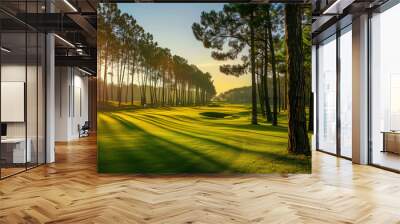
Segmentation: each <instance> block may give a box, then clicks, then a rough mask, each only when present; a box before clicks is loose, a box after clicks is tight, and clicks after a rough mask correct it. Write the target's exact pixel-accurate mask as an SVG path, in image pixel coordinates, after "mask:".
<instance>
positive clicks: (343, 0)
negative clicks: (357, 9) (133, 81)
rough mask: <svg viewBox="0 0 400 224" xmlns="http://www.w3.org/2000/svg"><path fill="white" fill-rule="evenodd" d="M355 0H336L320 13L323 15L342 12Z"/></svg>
mask: <svg viewBox="0 0 400 224" xmlns="http://www.w3.org/2000/svg"><path fill="white" fill-rule="evenodd" d="M354 1H355V0H336V1H335V2H334V3H333V4H332V5H330V6H329V7H328V8H327V9H326V10H324V12H323V13H322V14H324V15H330V14H331V15H332V14H333V15H338V14H342V13H343V10H344V9H345V8H347V7H348V6H349V5H351V4H352V3H353V2H354Z"/></svg>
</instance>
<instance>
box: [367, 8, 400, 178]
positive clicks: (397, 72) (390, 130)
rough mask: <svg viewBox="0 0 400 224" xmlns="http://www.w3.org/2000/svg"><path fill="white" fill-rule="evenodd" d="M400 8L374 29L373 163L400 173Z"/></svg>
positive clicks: (376, 20) (374, 20) (374, 21)
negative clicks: (399, 26) (399, 28)
mask: <svg viewBox="0 0 400 224" xmlns="http://www.w3.org/2000/svg"><path fill="white" fill-rule="evenodd" d="M398 21H400V5H396V6H394V7H392V8H390V9H389V10H387V11H385V12H383V13H381V14H377V15H374V16H373V17H372V20H371V26H372V30H373V32H371V33H372V38H371V40H372V49H371V50H372V52H373V53H372V63H371V64H372V74H371V76H372V77H371V88H372V89H371V110H372V111H371V122H372V125H371V129H372V130H371V133H372V163H373V164H377V165H380V166H384V167H388V168H391V169H396V170H400V133H399V130H400V108H399V107H400V105H399V96H400V63H399V52H400V44H399V40H400V32H399V31H398V29H394V27H397V25H398Z"/></svg>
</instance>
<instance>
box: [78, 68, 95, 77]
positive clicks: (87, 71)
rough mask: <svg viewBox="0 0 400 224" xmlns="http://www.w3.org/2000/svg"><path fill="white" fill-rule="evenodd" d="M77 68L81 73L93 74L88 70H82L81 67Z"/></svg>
mask: <svg viewBox="0 0 400 224" xmlns="http://www.w3.org/2000/svg"><path fill="white" fill-rule="evenodd" d="M78 70H79V71H81V72H83V73H85V74H86V75H90V76H91V75H93V74H92V73H90V72H88V71H85V70H83V69H81V68H78Z"/></svg>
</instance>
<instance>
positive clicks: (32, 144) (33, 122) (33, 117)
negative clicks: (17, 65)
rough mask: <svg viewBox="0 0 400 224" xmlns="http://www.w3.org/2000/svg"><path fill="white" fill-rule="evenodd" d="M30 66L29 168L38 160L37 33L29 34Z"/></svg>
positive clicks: (27, 85) (27, 109)
mask: <svg viewBox="0 0 400 224" xmlns="http://www.w3.org/2000/svg"><path fill="white" fill-rule="evenodd" d="M27 37H28V64H27V71H28V73H27V82H26V89H27V93H26V104H27V107H26V114H27V142H28V150H29V148H30V151H31V153H28V155H30V158H29V160H28V164H27V165H28V168H30V167H34V166H36V165H37V158H38V152H37V150H38V141H37V132H38V119H37V116H38V107H37V103H38V102H37V98H38V88H37V83H38V73H39V70H38V66H37V64H38V60H39V58H38V49H37V46H38V35H37V33H28V34H27Z"/></svg>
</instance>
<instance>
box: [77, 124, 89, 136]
mask: <svg viewBox="0 0 400 224" xmlns="http://www.w3.org/2000/svg"><path fill="white" fill-rule="evenodd" d="M89 129H90V123H89V121H85V123H84V124H83V125H82V127H81V126H80V125H79V124H78V132H79V138H81V137H88V136H89Z"/></svg>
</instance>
